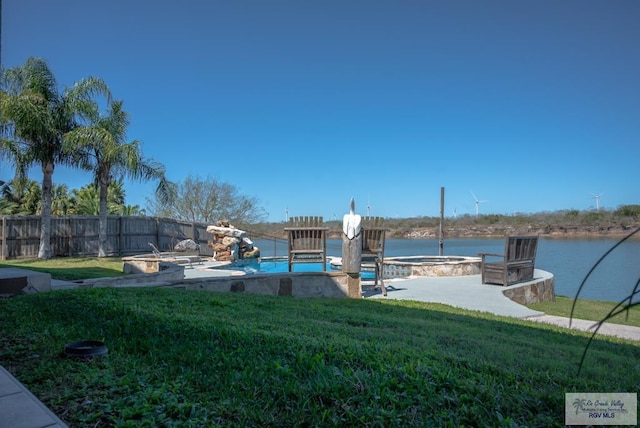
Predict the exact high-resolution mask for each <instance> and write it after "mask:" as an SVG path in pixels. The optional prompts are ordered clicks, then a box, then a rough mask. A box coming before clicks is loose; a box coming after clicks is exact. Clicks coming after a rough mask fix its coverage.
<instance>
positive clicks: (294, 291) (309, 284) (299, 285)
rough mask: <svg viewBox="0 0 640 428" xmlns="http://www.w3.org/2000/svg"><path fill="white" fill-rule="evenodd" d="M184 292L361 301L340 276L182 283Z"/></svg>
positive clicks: (357, 291)
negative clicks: (200, 291)
mask: <svg viewBox="0 0 640 428" xmlns="http://www.w3.org/2000/svg"><path fill="white" fill-rule="evenodd" d="M181 284H182V285H183V286H184V288H185V289H187V290H203V291H222V292H235V293H251V294H264V295H272V296H293V297H333V298H336V297H342V298H344V297H352V298H361V297H362V293H361V291H360V286H359V281H357V280H355V279H354V278H351V277H350V276H349V275H347V274H345V273H342V272H327V273H319V272H299V273H296V272H291V273H270V274H264V275H242V276H222V277H211V278H194V279H185V280H182V281H181Z"/></svg>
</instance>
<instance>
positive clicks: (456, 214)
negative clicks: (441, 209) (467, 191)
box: [453, 208, 458, 218]
mask: <svg viewBox="0 0 640 428" xmlns="http://www.w3.org/2000/svg"><path fill="white" fill-rule="evenodd" d="M453 218H458V211H457V208H454V209H453Z"/></svg>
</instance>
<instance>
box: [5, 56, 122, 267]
mask: <svg viewBox="0 0 640 428" xmlns="http://www.w3.org/2000/svg"><path fill="white" fill-rule="evenodd" d="M1 77H2V79H1V82H0V88H1V89H2V92H1V97H2V98H1V113H0V114H1V116H0V117H1V120H0V122H1V125H2V127H1V128H0V131H1V133H2V136H3V137H6V138H2V140H0V144H1V145H0V154H2V155H6V156H7V157H8V158H9V159H10V160H11V161H12V162H13V163H14V164H15V166H16V172H17V173H18V175H19V176H26V172H27V171H28V169H29V168H30V167H31V166H33V165H39V166H40V167H41V169H42V204H41V210H42V211H41V222H40V223H41V225H40V247H39V250H38V258H41V259H48V258H50V257H51V200H52V193H53V172H54V169H55V166H56V165H60V164H62V165H73V159H72V157H71V154H70V153H69V152H67V151H65V150H64V148H63V145H62V136H63V135H64V134H65V133H67V132H69V131H71V130H73V129H74V128H76V127H78V126H79V121H80V120H83V119H86V118H89V117H93V116H95V114H96V110H97V104H96V103H95V102H93V101H92V98H93V97H94V96H95V95H104V96H106V97H107V98H108V99H109V100H110V97H111V94H110V92H109V89H108V87H107V85H106V84H105V83H104V82H103V81H102V80H101V79H97V78H92V77H90V78H87V79H84V80H82V81H80V82H78V83H76V84H75V85H74V86H73V87H71V88H68V89H65V91H64V92H63V93H60V92H59V91H58V87H57V84H56V79H55V77H54V75H53V73H52V72H51V70H50V69H49V66H48V65H47V63H46V61H44V60H43V59H41V58H29V59H27V61H26V62H25V63H24V65H23V66H20V67H14V68H10V69H7V70H6V71H4V72H3V73H2V76H1ZM74 166H75V165H74Z"/></svg>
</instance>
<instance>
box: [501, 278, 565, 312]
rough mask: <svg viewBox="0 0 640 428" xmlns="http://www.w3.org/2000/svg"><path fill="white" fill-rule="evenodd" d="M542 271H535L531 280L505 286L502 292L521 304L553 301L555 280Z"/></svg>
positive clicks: (554, 298)
mask: <svg viewBox="0 0 640 428" xmlns="http://www.w3.org/2000/svg"><path fill="white" fill-rule="evenodd" d="M542 272H543V271H539V270H536V271H535V279H534V280H533V281H529V282H525V283H522V284H515V285H511V286H509V287H507V288H506V289H505V290H504V291H503V292H502V293H503V294H504V295H505V296H507V297H508V298H509V299H511V300H513V301H514V302H516V303H519V304H521V305H530V304H533V303H540V302H555V300H556V293H555V282H554V277H553V275H551V274H549V273H546V272H545V273H546V275H544V274H543V273H542Z"/></svg>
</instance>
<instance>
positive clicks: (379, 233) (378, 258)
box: [362, 217, 387, 296]
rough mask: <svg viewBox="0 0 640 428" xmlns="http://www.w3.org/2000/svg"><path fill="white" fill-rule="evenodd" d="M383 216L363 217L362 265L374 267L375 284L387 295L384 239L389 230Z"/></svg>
mask: <svg viewBox="0 0 640 428" xmlns="http://www.w3.org/2000/svg"><path fill="white" fill-rule="evenodd" d="M383 222H384V219H383V218H382V217H363V218H362V266H363V268H365V269H366V268H373V269H374V272H375V277H374V278H375V279H374V286H375V287H380V289H381V290H382V294H383V295H385V296H386V295H387V289H386V287H385V286H384V278H383V261H384V241H385V235H386V232H387V230H386V229H385V228H384V227H383Z"/></svg>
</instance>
